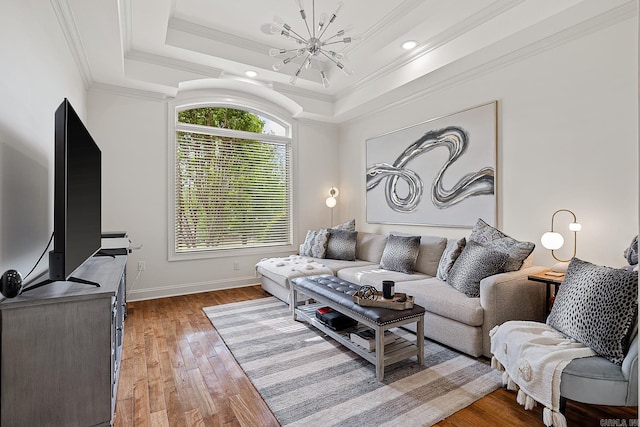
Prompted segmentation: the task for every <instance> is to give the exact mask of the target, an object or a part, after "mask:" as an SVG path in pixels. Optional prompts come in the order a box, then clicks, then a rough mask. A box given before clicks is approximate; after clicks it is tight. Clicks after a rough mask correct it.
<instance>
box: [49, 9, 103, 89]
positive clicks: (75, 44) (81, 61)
mask: <svg viewBox="0 0 640 427" xmlns="http://www.w3.org/2000/svg"><path fill="white" fill-rule="evenodd" d="M50 3H51V7H53V10H54V12H55V14H56V18H58V22H59V23H60V28H61V29H62V33H63V34H64V37H65V39H66V40H67V44H68V45H69V50H70V52H71V56H73V59H74V60H75V62H76V66H77V68H78V71H79V72H80V76H81V77H82V83H83V85H84V88H85V89H88V88H89V86H90V85H91V84H92V83H93V75H92V74H91V68H90V67H89V60H88V59H87V56H86V54H85V49H84V46H83V44H82V39H81V38H80V32H79V31H78V26H77V25H76V20H75V17H74V16H73V11H72V10H71V5H70V4H69V0H50Z"/></svg>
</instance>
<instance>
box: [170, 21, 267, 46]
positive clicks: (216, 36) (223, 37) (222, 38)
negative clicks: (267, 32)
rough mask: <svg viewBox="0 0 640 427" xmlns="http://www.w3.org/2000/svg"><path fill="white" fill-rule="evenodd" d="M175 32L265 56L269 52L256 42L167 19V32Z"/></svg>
mask: <svg viewBox="0 0 640 427" xmlns="http://www.w3.org/2000/svg"><path fill="white" fill-rule="evenodd" d="M170 30H176V31H182V32H184V33H188V34H193V35H196V36H198V37H202V38H205V39H209V40H212V41H216V42H220V43H224V44H228V45H231V46H234V47H236V48H238V49H244V50H250V51H253V52H256V53H260V54H263V55H264V54H265V53H266V52H269V48H270V47H271V46H268V45H266V44H263V43H259V42H256V41H254V40H250V39H247V38H244V37H239V36H234V35H233V34H229V33H225V32H224V31H219V30H214V29H213V28H209V27H205V26H204V25H200V24H196V23H194V22H190V21H186V20H184V19H180V18H174V17H171V18H169V24H168V25H167V31H170Z"/></svg>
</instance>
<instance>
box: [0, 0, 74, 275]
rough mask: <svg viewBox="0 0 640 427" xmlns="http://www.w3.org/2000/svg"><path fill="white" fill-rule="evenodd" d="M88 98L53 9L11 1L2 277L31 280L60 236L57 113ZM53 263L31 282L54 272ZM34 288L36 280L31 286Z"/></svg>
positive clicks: (4, 19) (1, 142) (1, 187)
mask: <svg viewBox="0 0 640 427" xmlns="http://www.w3.org/2000/svg"><path fill="white" fill-rule="evenodd" d="M65 97H66V98H69V100H70V101H71V104H72V105H73V106H74V109H76V111H77V112H78V114H79V115H80V117H81V118H83V119H84V118H85V117H86V91H85V89H84V85H83V80H82V76H81V75H80V73H79V72H78V69H77V66H76V63H75V61H74V59H73V56H72V55H71V51H70V49H69V47H68V45H67V42H66V40H65V37H64V35H63V33H62V31H61V29H60V25H59V23H58V20H57V18H56V14H55V13H54V10H53V8H52V7H51V5H50V3H49V2H42V1H40V0H21V1H8V2H3V4H2V13H0V99H2V102H1V103H0V194H2V197H0V274H1V273H2V272H3V271H5V270H7V269H10V268H13V269H17V270H18V271H20V272H21V273H22V274H23V275H26V273H27V272H28V271H29V270H30V269H31V268H32V267H33V265H34V264H35V262H36V261H37V259H38V257H39V256H40V254H41V253H42V252H43V251H44V249H45V245H46V243H47V242H48V241H49V236H50V235H51V233H52V231H53V148H54V136H53V135H54V130H53V128H54V112H55V110H56V108H57V107H58V105H59V104H60V103H61V102H62V100H63V99H64V98H65ZM47 260H48V258H47V257H46V256H45V258H44V260H43V262H41V263H40V265H39V266H38V268H37V269H36V271H35V272H34V274H33V275H32V276H31V278H29V280H31V279H32V278H34V277H37V274H38V273H40V272H43V271H45V270H46V269H47V267H48V263H47ZM27 283H28V281H27Z"/></svg>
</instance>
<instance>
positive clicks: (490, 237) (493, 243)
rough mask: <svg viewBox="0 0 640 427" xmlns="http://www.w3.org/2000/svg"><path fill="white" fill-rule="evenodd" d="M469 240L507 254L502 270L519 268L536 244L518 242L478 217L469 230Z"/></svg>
mask: <svg viewBox="0 0 640 427" xmlns="http://www.w3.org/2000/svg"><path fill="white" fill-rule="evenodd" d="M469 241H474V242H476V243H480V244H481V245H483V246H486V247H491V248H494V249H497V250H499V251H501V252H504V253H506V254H507V255H509V260H508V261H507V263H506V264H505V266H504V271H515V270H520V267H522V263H523V262H524V260H525V259H526V258H527V257H528V256H529V255H530V254H531V252H533V249H534V248H535V247H536V245H535V244H533V243H531V242H520V241H518V240H516V239H514V238H512V237H509V236H507V235H506V234H504V233H503V232H502V231H500V230H498V229H497V228H494V227H492V226H490V225H489V224H487V223H486V222H484V221H483V220H482V219H480V218H478V222H477V223H476V225H475V226H474V227H473V230H472V231H471V235H470V236H469Z"/></svg>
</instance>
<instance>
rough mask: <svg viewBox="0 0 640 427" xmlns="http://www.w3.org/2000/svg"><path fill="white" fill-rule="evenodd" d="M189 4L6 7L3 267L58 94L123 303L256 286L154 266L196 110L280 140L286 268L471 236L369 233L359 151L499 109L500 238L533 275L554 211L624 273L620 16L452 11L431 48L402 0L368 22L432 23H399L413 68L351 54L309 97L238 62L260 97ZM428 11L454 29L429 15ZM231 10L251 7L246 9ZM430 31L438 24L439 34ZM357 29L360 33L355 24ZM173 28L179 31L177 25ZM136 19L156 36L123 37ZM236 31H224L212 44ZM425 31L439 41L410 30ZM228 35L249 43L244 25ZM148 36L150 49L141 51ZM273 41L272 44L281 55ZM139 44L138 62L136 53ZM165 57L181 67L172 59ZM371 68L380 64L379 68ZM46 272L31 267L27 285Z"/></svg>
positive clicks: (520, 7)
mask: <svg viewBox="0 0 640 427" xmlns="http://www.w3.org/2000/svg"><path fill="white" fill-rule="evenodd" d="M200 3H203V2H196V1H192V2H188V1H182V2H181V1H178V2H170V1H162V2H157V1H154V2H151V1H133V0H131V1H127V0H122V1H119V2H104V3H103V4H100V5H95V4H86V2H82V1H79V0H52V1H51V2H45V3H43V2H37V1H31V0H29V1H22V2H9V3H8V4H5V5H4V8H3V13H2V17H0V23H2V25H1V26H0V28H2V30H0V31H2V33H3V35H4V37H2V41H1V42H0V52H2V54H3V58H4V60H3V61H2V65H1V66H0V69H1V70H2V72H1V75H2V83H1V84H0V91H1V93H2V94H3V98H4V100H5V103H4V104H3V107H2V108H0V147H1V150H0V160H1V164H2V168H1V169H0V171H1V172H0V174H1V175H0V177H1V178H0V179H2V199H1V204H2V209H0V223H1V224H2V233H1V239H2V244H1V245H0V260H1V262H2V267H3V268H2V271H4V270H7V269H16V270H19V271H21V272H23V273H26V272H28V271H29V270H30V269H31V267H32V266H33V265H34V263H35V262H36V260H37V259H38V257H39V256H40V254H41V253H42V251H43V249H44V247H45V245H46V244H47V241H48V239H49V236H50V235H51V231H52V221H53V216H52V210H53V159H54V153H53V134H54V130H53V129H54V122H53V114H54V111H55V109H56V107H57V106H58V105H59V104H60V102H61V101H62V100H63V99H64V98H68V99H69V100H70V101H71V103H72V104H73V106H74V108H75V109H76V111H78V113H79V115H80V117H81V118H82V119H83V121H84V122H85V124H86V126H87V128H88V129H89V131H90V132H91V134H92V135H93V137H94V139H95V140H96V142H97V143H98V145H99V146H100V149H101V150H102V168H103V169H102V173H103V175H102V176H103V185H102V206H103V210H102V228H103V230H126V231H127V232H128V233H129V236H130V238H131V240H132V241H133V244H134V245H142V248H141V249H140V250H137V251H134V252H133V253H131V254H130V255H129V259H128V262H127V270H128V276H129V283H128V285H129V286H131V285H133V286H131V288H130V289H128V298H129V300H130V301H136V300H147V299H155V298H164V297H171V296H175V295H187V294H192V293H198V292H207V291H215V290H222V289H229V288H238V287H243V286H250V285H255V284H257V283H258V282H259V279H258V278H257V277H256V271H255V264H256V262H257V261H259V260H260V259H261V258H263V257H265V256H266V255H265V254H264V253H263V254H255V253H251V254H249V255H243V254H235V255H233V256H223V257H219V256H218V257H213V258H200V259H188V260H170V259H169V258H170V256H168V253H169V252H170V246H171V245H170V241H171V236H170V234H171V233H172V230H173V224H172V223H171V219H170V211H171V203H170V200H171V197H172V193H171V188H170V183H171V181H170V177H171V174H172V171H173V169H172V167H171V166H170V160H169V159H170V138H169V135H170V133H169V127H170V123H169V116H170V115H169V110H170V109H171V108H172V106H175V104H176V103H178V102H187V101H188V100H189V99H192V98H193V97H194V96H195V95H197V96H199V97H201V96H202V95H203V94H205V95H206V96H208V97H209V98H210V99H211V100H214V99H220V98H227V99H232V100H233V101H235V102H236V103H237V104H243V105H252V106H255V107H261V108H266V109H268V111H269V112H270V113H271V114H273V115H275V116H278V117H281V118H282V119H284V120H287V121H288V122H289V123H291V125H292V128H293V129H294V132H293V138H294V144H295V156H294V157H295V163H294V172H293V174H294V175H293V176H294V179H293V181H294V183H295V186H294V194H293V215H294V222H293V223H294V229H293V244H292V245H291V247H288V248H284V249H282V250H279V251H277V252H271V253H269V256H285V255H288V254H290V253H293V252H295V251H296V249H297V245H298V244H299V243H302V242H303V241H304V237H305V234H306V232H307V230H315V229H319V228H326V227H329V226H331V225H335V224H337V223H340V222H343V221H346V220H349V219H351V218H355V221H356V227H357V229H358V230H359V231H365V232H374V233H389V232H392V231H399V232H405V233H417V234H433V235H443V236H446V237H449V238H460V237H466V236H468V235H469V233H470V228H468V227H467V228H458V227H434V226H428V225H421V226H417V225H402V224H380V223H373V222H371V223H370V222H367V212H366V182H365V169H366V163H365V159H366V141H367V140H369V139H371V138H374V137H377V136H379V135H383V134H387V133H389V132H394V131H397V130H400V129H404V128H407V127H410V126H413V125H416V124H419V123H423V122H425V121H428V120H431V119H434V118H438V117H442V116H446V115H449V114H453V113H456V112H459V111H464V110H467V109H469V108H472V107H476V106H478V105H483V104H486V103H488V102H493V101H497V141H496V148H495V150H496V158H497V162H496V177H497V178H496V215H495V216H496V217H495V218H494V220H495V221H496V222H495V224H496V225H497V226H498V228H500V229H501V230H503V231H504V232H505V233H507V234H509V235H511V236H514V237H515V238H517V239H519V240H526V241H530V242H534V243H536V249H535V251H534V258H535V261H534V262H535V264H536V265H541V266H547V267H550V266H552V265H553V264H554V263H555V260H554V259H553V258H552V255H551V251H549V250H546V249H545V248H543V247H542V245H540V244H539V242H540V236H541V235H542V234H543V233H544V232H545V231H548V230H549V227H550V222H551V215H552V214H553V212H555V211H557V210H558V209H570V210H571V211H573V212H575V214H576V215H577V217H578V220H579V222H580V223H581V224H582V230H581V231H580V233H579V234H578V241H577V256H578V257H579V258H581V259H584V260H588V261H591V262H593V263H596V264H599V265H607V266H611V267H621V266H623V265H624V264H625V259H624V257H623V251H624V250H625V248H627V246H628V245H629V242H630V241H631V239H632V238H633V237H634V236H636V235H637V234H638V225H639V224H638V223H639V221H638V218H639V216H638V204H639V200H638V193H639V189H638V95H637V94H638V2H637V1H624V0H616V1H609V2H597V1H577V0H573V1H569V0H566V1H562V2H557V1H555V2H544V3H543V6H540V3H539V2H533V1H524V2H522V1H495V2H494V1H486V2H483V4H482V5H477V4H476V5H474V6H472V5H471V4H472V3H473V2H469V1H466V2H462V4H461V5H457V7H458V8H460V9H461V10H462V9H465V8H468V9H469V12H467V14H465V16H466V17H467V19H466V20H465V21H464V24H465V25H466V26H467V27H464V28H463V29H461V30H460V31H459V32H455V31H453V30H450V32H449V33H446V34H448V37H449V39H445V40H443V39H439V38H438V37H444V36H443V35H442V34H443V32H444V30H443V29H437V28H436V27H438V25H439V18H438V17H434V14H429V13H427V12H426V10H427V9H425V8H427V5H425V4H422V3H423V2H419V1H404V2H401V3H400V4H399V5H397V6H396V7H397V9H396V8H393V7H391V6H389V5H386V6H384V8H382V9H381V10H380V11H378V10H373V11H371V12H370V13H372V14H374V15H375V17H376V19H382V18H385V20H383V21H382V22H384V23H393V24H394V25H393V26H391V28H392V29H393V30H394V31H397V27H396V26H395V25H402V23H403V22H404V21H403V19H410V18H411V15H412V11H413V15H417V16H424V20H425V21H426V20H432V22H431V21H429V22H427V23H426V24H422V25H421V26H420V25H418V24H417V23H415V22H414V25H415V26H416V28H418V30H420V29H421V30H422V31H424V32H423V33H420V32H417V31H418V30H416V33H411V34H410V38H412V39H416V40H417V41H418V42H419V43H423V45H422V50H420V45H419V47H418V49H419V54H411V53H397V54H396V56H395V57H393V59H394V62H393V64H392V65H389V64H391V62H389V64H385V66H386V67H387V68H384V69H382V70H381V71H379V72H376V70H372V69H371V65H368V66H367V61H366V60H364V59H363V58H362V55H363V54H362V53H358V50H357V45H355V44H354V46H356V47H354V49H353V50H354V51H353V53H351V54H350V55H351V56H353V57H354V58H353V59H354V61H355V60H358V61H362V64H363V67H367V68H361V69H357V68H356V67H355V66H353V68H354V70H353V72H354V74H353V75H352V76H350V77H346V76H342V75H341V74H340V73H336V74H335V75H333V76H332V77H331V79H332V80H333V81H332V82H331V86H329V88H328V90H324V89H323V87H322V85H321V84H319V83H318V82H316V81H303V82H300V83H299V84H298V86H297V87H292V86H290V85H289V84H288V80H289V75H288V74H285V73H279V74H280V76H279V78H278V79H274V80H271V75H270V74H265V75H269V79H270V80H268V81H266V80H260V79H261V78H262V77H261V76H262V75H263V72H262V71H261V70H262V68H264V69H265V73H266V72H267V71H266V70H270V67H271V64H272V62H273V58H269V56H268V53H267V52H265V53H264V54H262V53H256V52H253V53H252V55H253V56H254V57H255V59H254V61H255V62H254V63H253V64H251V65H253V67H254V68H257V67H262V68H261V69H260V72H259V75H258V77H257V78H256V79H257V80H258V82H257V83H256V82H255V81H252V80H251V78H248V77H245V76H243V77H241V78H236V77H234V76H237V75H238V74H239V72H237V71H236V69H233V71H232V70H231V68H230V69H227V70H224V69H222V68H220V65H219V64H216V63H214V62H211V60H210V59H208V56H206V55H207V53H206V52H207V49H209V48H208V47H207V46H205V45H204V43H205V42H206V41H210V42H211V43H212V47H211V53H210V55H214V53H215V54H219V52H221V51H225V52H226V51H230V53H227V55H228V57H227V59H226V61H227V62H225V64H227V65H228V66H229V67H232V66H234V67H236V66H237V64H238V63H241V62H242V61H241V58H243V55H245V56H246V55H248V53H247V51H249V50H250V49H248V48H247V49H244V50H243V49H242V48H240V47H238V46H237V45H235V44H234V45H231V44H230V45H229V46H228V47H227V49H226V50H225V49H224V46H222V47H220V46H221V45H224V38H222V37H219V38H218V39H215V38H214V36H213V35H212V34H211V33H207V32H204V33H200V35H198V32H197V31H195V30H194V28H198V27H197V26H198V25H199V26H202V25H204V24H203V22H202V21H198V20H197V17H198V14H199V13H200V12H199V10H192V9H189V6H198V7H204V8H205V9H202V10H205V11H209V10H210V9H209V8H213V9H214V10H215V6H207V5H202V4H200ZM262 3H263V2H260V4H262ZM264 3H266V2H264ZM268 3H269V5H268V6H267V5H262V6H260V10H262V9H264V10H265V11H266V10H268V13H267V12H265V14H264V15H263V16H262V17H261V18H262V20H261V21H260V20H259V19H258V21H259V22H263V23H270V22H271V20H272V19H273V15H284V14H285V13H290V12H291V11H290V10H289V9H294V10H293V14H294V15H293V16H294V18H295V19H296V21H294V22H295V24H296V25H301V20H300V18H299V16H296V15H295V12H296V11H295V7H294V6H295V2H289V3H287V4H286V5H285V4H284V3H283V4H279V2H268ZM308 3H309V2H308ZM325 3H326V4H325ZM329 3H330V4H329ZM360 3H363V2H360ZM360 3H358V5H360V7H358V6H357V5H356V4H355V3H354V4H353V5H352V3H351V1H350V2H346V4H345V6H344V8H343V9H344V10H345V13H347V12H346V11H347V10H349V9H351V8H353V9H355V10H356V11H357V12H354V11H353V10H352V11H351V12H350V13H351V15H346V16H347V17H348V16H356V15H358V13H360V14H363V15H366V14H367V12H361V10H363V9H364V7H362V5H361V4H360ZM429 3H434V4H433V5H431V7H433V8H436V9H437V10H439V11H440V10H441V11H443V12H448V13H447V14H446V15H445V16H446V17H448V19H452V18H451V16H452V13H451V11H450V10H448V9H447V7H446V6H445V5H444V2H429ZM439 3H442V4H439ZM604 3H606V4H604ZM245 6H247V7H256V8H257V7H258V6H257V5H256V4H255V2H254V3H252V2H246V5H245ZM307 7H309V8H310V7H311V6H307ZM333 7H335V6H334V2H330V1H328V0H327V2H324V3H322V4H320V2H318V8H322V9H323V10H324V9H331V8H333ZM385 8H388V9H385ZM414 8H415V11H414ZM401 12H402V13H401ZM256 13H257V12H256ZM202 14H203V15H205V14H204V13H202ZM229 14H231V12H229ZM229 14H227V15H229ZM147 15H149V16H153V17H154V19H149V20H148V21H149V22H151V24H149V23H148V22H147V20H145V19H143V18H142V17H143V16H147ZM221 15H222V16H223V17H224V16H225V14H221ZM525 18H526V19H525ZM203 19H204V18H203ZM219 19H220V18H219ZM223 19H224V18H223ZM345 19H348V18H345ZM440 19H441V20H442V23H441V25H444V24H445V23H446V22H447V21H446V20H445V19H444V18H440ZM458 19H459V20H461V19H462V18H458ZM190 20H191V21H193V22H191V21H190ZM372 20H373V19H370V20H369V21H365V22H369V24H370V25H372V23H371V21H372ZM298 21H299V22H298ZM374 21H375V20H374ZM396 21H397V22H396ZM185 22H187V23H189V22H191V24H192V27H191V28H189V27H187V29H185V26H184V25H183V24H184V23H185ZM204 22H206V19H204ZM398 22H399V23H400V24H398ZM452 22H457V21H455V20H454V21H452ZM460 22H461V21H460ZM141 23H146V24H148V25H155V26H156V27H158V28H159V31H156V32H153V33H149V34H145V33H140V32H136V31H140V28H141V27H140V25H141ZM347 23H348V22H347ZM373 23H375V22H373ZM427 24H429V25H427ZM234 25H235V26H238V27H239V26H240V25H241V24H240V23H235V24H227V27H226V28H233V27H234ZM292 26H293V24H292ZM429 26H431V27H433V28H436V29H433V30H432V31H428V29H427V30H425V27H427V28H428V27H429ZM144 28H147V27H144ZM375 28H376V30H377V31H379V32H380V33H382V34H381V35H378V34H376V33H375V32H373V33H372V34H369V37H367V38H364V39H363V40H362V41H361V43H362V46H363V48H366V51H367V52H373V53H372V55H374V56H375V47H376V46H377V45H380V46H382V42H381V40H382V38H383V37H384V40H385V45H384V46H385V47H387V46H391V45H394V43H395V42H394V40H395V39H397V40H398V41H399V42H402V41H405V38H404V34H402V33H400V34H396V37H395V38H394V37H391V35H393V34H395V33H393V34H391V35H390V34H386V33H385V31H384V30H385V29H384V28H381V27H379V26H378V27H375ZM497 28H498V29H500V30H499V31H498V30H497ZM223 29H224V28H223ZM214 30H216V29H215V28H214ZM366 30H369V28H362V29H355V31H358V32H365V31H366ZM217 31H222V30H221V29H217ZM243 31H252V32H254V33H260V31H261V30H260V28H259V25H256V26H252V27H251V29H250V30H243ZM214 33H215V32H214ZM408 33H409V32H408ZM158 34H160V40H161V42H162V43H164V44H166V46H164V49H166V50H153V49H154V48H153V46H155V45H154V44H153V43H157V42H158V37H159V36H158ZM194 34H195V35H194ZM203 34H204V35H203ZM215 34H219V33H215ZM241 34H242V35H243V37H244V38H242V40H246V37H245V36H244V34H245V32H242V33H241ZM227 35H228V34H227ZM146 37H148V38H149V39H152V38H153V40H151V41H148V40H146ZM238 37H240V35H238ZM273 37H274V41H273V42H272V43H274V46H277V45H278V43H280V40H278V39H275V36H273ZM377 37H378V38H377ZM407 37H409V34H407ZM221 40H222V41H221ZM232 40H234V42H236V43H237V42H238V39H232ZM453 42H456V43H458V44H455V43H453ZM145 43H148V45H146V44H145ZM424 43H431V44H432V45H433V46H425V45H424ZM396 44H397V43H396ZM147 46H152V48H149V50H148V51H145V50H144V48H145V47H147ZM187 46H191V50H189V47H187ZM179 50H187V51H188V54H187V55H186V56H185V57H180V56H179V55H178V54H177V53H175V52H177V51H179ZM386 52H387V51H385V52H382V53H381V54H380V56H381V58H380V59H378V61H385V60H386V59H385V58H386V57H384V55H383V54H385V55H386V54H387V53H386ZM430 52H433V56H434V57H433V58H431V57H430V56H429V55H430ZM249 53H251V52H249ZM163 55H166V57H163ZM220 55H221V54H220ZM403 55H404V56H403ZM413 55H415V56H413ZM203 58H204V59H203ZM371 61H372V63H373V64H379V63H378V62H375V61H374V60H373V59H371ZM232 63H233V64H232ZM243 65H246V64H243ZM220 70H223V71H224V73H221V72H220ZM294 71H295V69H294ZM268 72H269V73H274V74H278V73H275V72H274V71H273V70H271V71H268ZM367 73H368V74H367ZM314 78H315V77H314ZM309 87H310V88H311V89H308V88H309ZM331 187H337V188H338V189H339V191H340V195H339V197H338V198H337V205H336V207H335V208H333V209H330V208H328V207H327V206H326V205H325V199H326V198H327V196H328V194H327V192H328V190H329V188H331ZM332 222H333V223H332ZM294 248H295V249H294ZM566 250H567V249H566V248H563V251H566ZM565 254H566V253H564V252H563V254H562V255H565ZM140 262H143V264H144V271H141V272H139V271H138V265H139V263H140ZM44 269H46V263H41V264H40V265H39V267H38V268H37V269H36V272H35V273H38V272H42V271H43V270H44ZM138 274H139V277H138V279H137V280H135V281H134V280H133V279H134V278H136V276H137V275H138ZM205 320H206V319H205Z"/></svg>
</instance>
